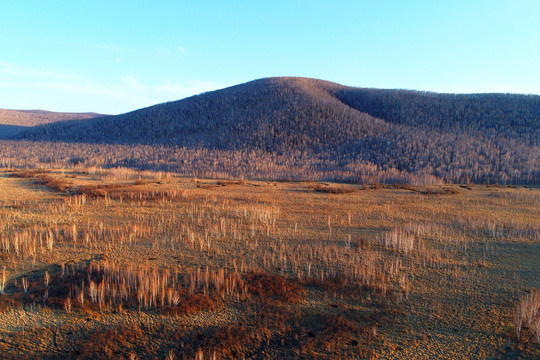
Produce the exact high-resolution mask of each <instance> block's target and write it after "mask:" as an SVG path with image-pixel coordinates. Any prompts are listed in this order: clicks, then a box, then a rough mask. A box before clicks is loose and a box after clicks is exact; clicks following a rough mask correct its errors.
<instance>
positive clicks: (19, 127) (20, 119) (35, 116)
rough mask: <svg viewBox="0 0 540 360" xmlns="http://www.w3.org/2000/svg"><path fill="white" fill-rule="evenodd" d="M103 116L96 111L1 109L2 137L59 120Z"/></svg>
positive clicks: (5, 137)
mask: <svg viewBox="0 0 540 360" xmlns="http://www.w3.org/2000/svg"><path fill="white" fill-rule="evenodd" d="M98 116H103V115H101V114H96V113H64V112H53V111H45V110H7V109H0V139H7V138H10V137H12V136H14V135H16V134H18V133H21V132H22V131H24V130H27V128H28V127H32V126H36V125H43V124H50V123H53V122H57V121H65V120H79V119H90V118H95V117H98Z"/></svg>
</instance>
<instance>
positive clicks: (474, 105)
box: [22, 78, 540, 183]
mask: <svg viewBox="0 0 540 360" xmlns="http://www.w3.org/2000/svg"><path fill="white" fill-rule="evenodd" d="M22 138H24V139H28V140H39V141H43V140H45V141H64V142H76V143H94V144H124V145H152V146H155V145H160V146H161V147H163V148H169V149H178V148H182V149H185V150H186V151H190V150H205V151H209V152H212V151H217V152H220V153H221V152H226V151H230V152H234V153H235V154H238V153H249V152H250V151H251V152H254V153H256V154H259V155H260V156H259V155H257V158H259V160H260V157H261V156H262V157H263V158H264V157H274V158H275V157H283V156H289V157H290V156H293V157H294V156H297V155H293V154H302V156H301V157H300V158H303V159H304V160H306V159H309V161H314V162H316V163H317V164H318V165H317V168H318V169H319V170H320V169H321V168H325V170H324V172H325V173H328V174H329V173H331V172H332V171H334V172H335V173H336V174H337V173H339V172H342V171H348V172H351V173H354V172H355V171H357V172H360V168H365V166H368V167H369V166H374V167H375V168H376V169H377V171H380V172H386V173H388V172H393V173H395V174H413V175H414V174H416V175H418V176H422V177H424V176H428V175H432V176H435V177H437V178H440V179H442V180H444V181H451V182H489V183H493V182H497V183H509V182H512V183H530V182H540V96H532V95H504V94H473V95H451V94H436V93H426V92H416V91H405V90H378V89H362V88H352V87H346V86H342V85H338V84H335V83H330V82H326V81H321V80H314V79H305V78H268V79H261V80H256V81H252V82H249V83H246V84H242V85H237V86H233V87H230V88H227V89H223V90H219V91H214V92H210V93H205V94H202V95H198V96H194V97H191V98H187V99H184V100H180V101H175V102H169V103H164V104H159V105H155V106H152V107H149V108H145V109H141V110H137V111H134V112H131V113H127V114H122V115H118V116H112V117H104V118H97V119H90V120H82V121H77V122H61V123H56V124H52V125H47V126H40V127H36V128H34V129H32V130H31V131H28V132H26V133H24V135H23V136H22ZM170 151H171V154H175V150H170ZM265 154H267V155H265ZM172 157H173V158H174V156H172ZM165 158H166V159H167V161H168V160H170V159H171V156H169V155H164V159H165ZM282 159H284V158H282ZM297 159H298V157H297ZM314 159H315V160H314ZM139 160H140V159H138V160H137V159H133V161H139ZM173 160H174V161H173V162H172V163H175V162H182V161H183V159H182V158H174V159H173ZM252 160H253V161H254V160H255V159H252ZM285 162H286V161H285ZM294 163H295V160H292V159H291V161H290V165H291V166H293V165H292V164H294ZM359 164H362V165H361V166H360V165H359ZM171 166H172V165H171ZM173 167H174V166H173ZM397 178H399V176H398V177H397ZM397 178H396V179H397ZM396 179H394V180H396ZM386 180H387V181H391V179H390V178H389V179H386Z"/></svg>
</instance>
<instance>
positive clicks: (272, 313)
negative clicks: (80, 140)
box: [0, 168, 540, 359]
mask: <svg viewBox="0 0 540 360" xmlns="http://www.w3.org/2000/svg"><path fill="white" fill-rule="evenodd" d="M539 219H540V190H539V189H538V188H529V187H495V186H490V187H487V186H479V185H473V186H458V185H447V186H446V185H445V186H424V187H418V186H356V185H344V184H334V183H308V182H265V181H232V180H221V181H217V180H201V179H194V178H183V177H177V176H175V175H174V174H169V173H157V172H156V173H154V172H135V171H128V170H126V169H123V170H114V169H111V170H103V169H95V168H94V169H79V170H60V169H58V170H46V171H45V170H43V171H30V170H28V171H21V170H18V171H13V170H3V171H1V173H0V264H2V266H1V267H2V268H0V292H1V293H2V294H0V352H1V354H2V357H3V358H6V359H20V358H51V359H52V358H81V359H92V358H103V359H106V358H126V359H146V358H150V359H154V358H157V359H165V358H168V359H172V358H176V359H194V358H195V359H214V358H215V359H235V358H246V359H262V358H305V359H313V358H320V359H335V358H342V359H347V358H350V359H357V358H366V359H404V358H407V359H433V358H444V359H465V358H466V359H470V358H479V359H499V358H508V359H514V358H515V359H517V358H530V359H534V358H539V357H540V346H539V340H540V339H539V337H540V325H535V324H537V323H538V324H540V311H539V309H538V308H540V300H538V306H537V307H536V311H537V313H536V314H533V315H532V318H530V316H529V318H530V319H527V318H526V317H524V316H521V317H520V316H519V312H518V311H517V306H518V303H519V301H520V299H521V301H522V302H523V299H524V298H525V296H527V294H533V295H534V294H537V293H536V292H537V291H538V289H540V221H539ZM533 295H530V296H533ZM539 299H540V296H539ZM531 306H532V307H533V308H534V304H533V305H531ZM521 320H523V323H522V324H521V326H520V321H521ZM527 320H529V322H527ZM535 326H537V327H538V328H539V329H536V330H535ZM535 331H536V333H535ZM518 334H519V337H518Z"/></svg>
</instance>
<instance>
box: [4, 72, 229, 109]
mask: <svg viewBox="0 0 540 360" xmlns="http://www.w3.org/2000/svg"><path fill="white" fill-rule="evenodd" d="M223 87H224V85H223V84H218V83H214V82H209V81H180V82H179V81H174V80H171V79H162V80H161V81H159V82H158V83H153V84H152V83H145V82H143V81H142V80H141V79H139V78H137V77H135V76H133V75H124V76H122V77H121V78H119V79H118V80H116V81H113V82H108V83H100V82H96V81H94V80H92V79H89V78H86V77H84V76H81V75H79V74H75V73H71V72H66V73H61V72H56V71H52V70H49V69H45V68H40V69H36V68H31V67H23V66H20V65H17V64H13V63H7V62H0V88H2V89H3V92H5V93H6V94H10V93H11V95H10V96H5V97H4V98H3V99H2V100H0V101H1V102H2V103H0V107H1V108H20V106H21V105H22V104H25V103H27V102H28V99H29V98H33V99H35V100H36V102H37V103H39V104H40V106H41V107H44V108H45V110H48V109H52V110H54V109H66V111H67V110H69V111H90V110H91V111H95V112H101V113H111V114H117V113H121V112H126V111H132V110H136V109H139V108H141V107H146V106H151V105H154V104H157V103H162V102H166V101H173V100H179V99H182V98H185V97H188V96H191V95H196V94H200V93H202V92H206V91H210V90H216V89H219V88H223ZM17 93H18V94H17ZM21 94H24V95H21ZM17 95H18V96H19V98H17ZM21 96H24V98H22V99H21V98H20V97H21ZM77 98H80V99H81V103H87V104H90V105H91V106H92V108H91V109H72V108H71V109H67V108H68V107H69V106H70V103H71V102H73V101H74V100H77ZM67 99H69V101H67ZM23 101H24V102H23ZM96 106H103V107H102V108H97V107H96ZM34 107H35V106H32V108H34Z"/></svg>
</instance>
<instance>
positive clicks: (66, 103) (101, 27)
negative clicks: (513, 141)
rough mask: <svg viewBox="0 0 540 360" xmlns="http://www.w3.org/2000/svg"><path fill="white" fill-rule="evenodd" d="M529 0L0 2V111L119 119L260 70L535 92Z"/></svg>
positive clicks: (537, 38) (538, 57) (538, 73)
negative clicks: (103, 115)
mask: <svg viewBox="0 0 540 360" xmlns="http://www.w3.org/2000/svg"><path fill="white" fill-rule="evenodd" d="M539 14H540V1H538V0H506V1H503V0H479V1H475V0H469V1H461V0H455V1H442V0H441V1H438V0H425V1H414V0H408V1H401V0H400V1H391V0H380V1H373V0H371V1H346V0H342V1H337V2H336V1H317V0H310V1H304V0H288V1H280V0H274V1H204V0H200V1H159V0H155V1H137V0H130V1H123V0H108V1H101V0H77V1H73V0H69V1H55V0H48V1H43V0H38V1H29V0H21V1H7V0H1V6H0V108H8V109H46V110H52V111H95V112H101V113H110V114H116V113H121V112H127V111H131V110H135V109H138V108H141V107H145V106H149V105H153V104H156V103H160V102H165V101H171V100H177V99H180V98H184V97H187V96H190V95H194V94H198V93H201V92H204V91H209V90H214V89H219V88H223V87H226V86H230V85H235V84H238V83H243V82H246V81H250V80H254V79H257V78H262V77H267V76H305V77H313V78H319V79H324V80H330V81H334V82H338V83H341V84H345V85H351V86H359V87H377V88H403V89H417V90H428V91H438V92H460V93H463V92H465V93H468V92H517V93H533V94H540V22H539V20H538V15H539Z"/></svg>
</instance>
